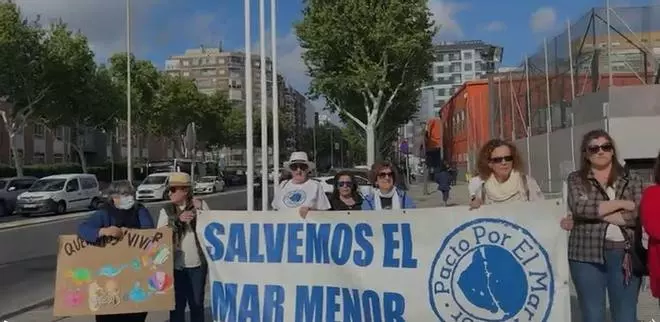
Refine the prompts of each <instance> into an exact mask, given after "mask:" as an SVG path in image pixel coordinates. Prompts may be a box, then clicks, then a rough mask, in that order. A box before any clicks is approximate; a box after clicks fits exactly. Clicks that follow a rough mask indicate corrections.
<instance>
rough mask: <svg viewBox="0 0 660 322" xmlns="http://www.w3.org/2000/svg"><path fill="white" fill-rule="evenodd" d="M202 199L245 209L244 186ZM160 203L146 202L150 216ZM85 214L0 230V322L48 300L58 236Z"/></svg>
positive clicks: (215, 206) (221, 206)
mask: <svg viewBox="0 0 660 322" xmlns="http://www.w3.org/2000/svg"><path fill="white" fill-rule="evenodd" d="M256 197H257V196H255V199H256ZM202 198H203V199H205V200H206V202H207V203H208V205H209V207H210V208H211V209H214V210H245V209H247V200H246V194H245V189H244V188H243V189H237V190H229V191H226V192H221V193H217V194H214V195H210V196H205V197H204V196H203V197H202ZM257 201H258V199H257ZM255 203H256V204H257V205H255V209H259V207H260V202H255ZM162 204H163V203H162V202H160V203H159V202H156V203H149V204H146V206H147V208H148V209H149V211H150V212H151V215H152V216H153V217H154V219H155V217H156V216H157V215H158V212H159V210H160V207H161V206H162ZM85 217H86V216H84V215H83V214H81V216H79V217H76V218H65V219H61V220H55V221H51V222H46V223H39V224H33V225H25V226H19V227H15V228H9V229H4V230H0V290H2V291H1V292H0V321H3V320H10V321H11V319H10V318H11V317H13V316H16V315H18V314H20V313H22V312H25V311H27V310H30V309H31V308H32V307H35V306H39V305H41V304H44V303H46V302H48V301H49V300H51V299H52V296H53V290H54V287H55V266H56V256H57V249H58V245H57V243H58V236H59V235H62V234H73V233H75V231H76V228H77V226H78V224H79V223H80V222H81V221H82V220H83V219H84V218H85Z"/></svg>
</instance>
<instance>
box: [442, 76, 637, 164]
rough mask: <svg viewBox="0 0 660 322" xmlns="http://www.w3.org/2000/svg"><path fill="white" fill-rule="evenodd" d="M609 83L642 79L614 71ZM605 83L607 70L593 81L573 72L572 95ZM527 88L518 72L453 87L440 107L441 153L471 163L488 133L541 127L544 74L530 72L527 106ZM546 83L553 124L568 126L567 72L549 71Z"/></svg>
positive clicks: (521, 133) (506, 134)
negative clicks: (548, 79) (456, 87)
mask: <svg viewBox="0 0 660 322" xmlns="http://www.w3.org/2000/svg"><path fill="white" fill-rule="evenodd" d="M613 83H614V85H615V86H631V85H640V84H642V82H641V81H640V79H639V77H638V75H637V74H634V73H617V74H615V75H613ZM608 84H609V75H608V74H600V75H599V79H598V82H597V83H595V82H592V78H591V75H584V74H582V75H576V77H575V91H576V97H579V96H581V95H583V94H584V93H587V92H593V91H598V90H600V89H602V88H606V87H607V86H608ZM526 88H527V81H526V80H525V76H524V73H520V72H517V73H507V74H496V75H493V77H492V80H487V79H483V80H475V81H469V82H466V83H464V84H463V85H462V86H461V87H460V88H458V89H457V90H456V92H455V93H454V95H453V96H452V97H451V98H450V99H449V100H448V101H447V102H446V103H445V104H444V105H443V106H442V107H441V115H442V119H443V120H444V123H445V129H444V135H443V143H444V144H443V145H444V155H445V158H446V159H447V160H450V161H452V162H455V163H456V165H457V166H459V167H465V166H466V164H467V162H468V161H470V163H471V164H472V165H474V159H475V158H476V155H477V153H478V150H479V148H480V147H481V146H482V145H483V144H484V143H486V142H487V141H488V140H490V139H491V138H492V137H502V138H504V139H506V140H515V139H520V138H524V137H526V136H527V129H528V127H529V128H530V129H531V135H537V134H540V133H545V131H546V117H547V114H546V113H547V110H548V109H547V106H548V98H547V95H546V92H547V84H546V79H545V75H538V74H537V75H530V77H529V89H530V90H529V94H530V95H529V103H530V104H529V106H530V108H529V109H528V97H527V91H526ZM549 88H550V106H551V109H550V110H551V127H552V129H553V130H554V129H559V128H564V127H568V126H570V115H569V112H568V111H569V107H570V106H571V101H572V96H573V95H572V88H571V81H570V75H565V74H564V75H557V76H551V77H550V84H549ZM528 110H529V111H530V112H531V117H529V118H528V116H527V114H528V112H527V111H528Z"/></svg>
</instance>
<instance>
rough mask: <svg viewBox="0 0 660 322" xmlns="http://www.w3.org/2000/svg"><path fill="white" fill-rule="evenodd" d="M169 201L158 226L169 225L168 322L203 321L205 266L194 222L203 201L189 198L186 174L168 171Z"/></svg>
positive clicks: (203, 204)
mask: <svg viewBox="0 0 660 322" xmlns="http://www.w3.org/2000/svg"><path fill="white" fill-rule="evenodd" d="M168 184H169V188H170V190H169V192H170V203H169V204H166V205H165V206H164V207H163V209H161V211H160V216H159V217H158V227H159V228H160V227H169V228H171V229H172V236H173V243H172V244H173V248H174V310H172V311H170V321H171V322H185V321H186V316H185V315H186V306H187V307H188V308H189V309H190V321H199V322H204V291H205V287H206V276H207V267H206V260H205V258H204V253H203V252H202V247H201V243H200V241H199V239H198V238H197V234H196V233H195V226H196V224H197V220H196V219H197V215H198V213H199V211H201V210H209V207H208V205H207V204H206V202H205V201H203V200H200V199H193V193H192V187H191V186H192V181H191V179H190V175H188V174H187V173H183V172H177V173H172V174H171V175H170V177H169V181H168Z"/></svg>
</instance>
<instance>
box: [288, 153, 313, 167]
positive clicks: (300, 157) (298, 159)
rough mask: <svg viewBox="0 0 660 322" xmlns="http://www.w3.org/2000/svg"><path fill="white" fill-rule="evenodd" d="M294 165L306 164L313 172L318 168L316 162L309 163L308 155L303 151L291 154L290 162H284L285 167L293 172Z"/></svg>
mask: <svg viewBox="0 0 660 322" xmlns="http://www.w3.org/2000/svg"><path fill="white" fill-rule="evenodd" d="M293 164H306V165H307V168H308V169H309V170H313V169H314V168H315V167H316V164H315V163H314V162H311V161H309V158H308V157H307V153H305V152H302V151H296V152H293V153H291V156H290V157H289V161H286V162H284V167H285V168H286V169H287V170H289V171H291V165H293Z"/></svg>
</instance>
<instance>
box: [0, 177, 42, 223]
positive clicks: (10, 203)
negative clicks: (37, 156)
mask: <svg viewBox="0 0 660 322" xmlns="http://www.w3.org/2000/svg"><path fill="white" fill-rule="evenodd" d="M35 181H37V178H35V177H14V178H2V179H0V217H4V216H11V215H12V214H13V213H14V210H15V209H16V200H17V199H18V195H20V194H21V193H23V192H25V191H27V190H28V189H29V188H30V187H31V186H32V184H33V183H34V182H35Z"/></svg>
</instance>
